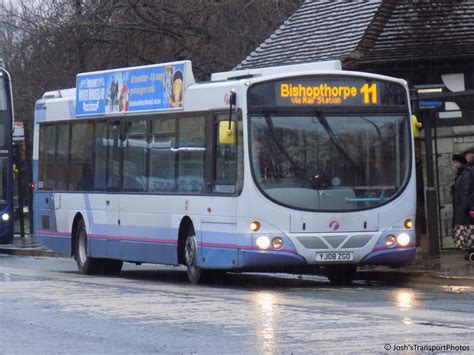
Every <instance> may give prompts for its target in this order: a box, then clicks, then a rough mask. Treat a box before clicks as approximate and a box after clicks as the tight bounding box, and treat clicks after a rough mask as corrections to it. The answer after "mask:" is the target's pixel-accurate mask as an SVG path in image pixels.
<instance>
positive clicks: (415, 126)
mask: <svg viewBox="0 0 474 355" xmlns="http://www.w3.org/2000/svg"><path fill="white" fill-rule="evenodd" d="M411 127H412V131H413V137H414V138H419V137H420V130H421V129H422V128H423V124H422V123H421V122H419V121H418V119H417V118H416V116H415V115H411Z"/></svg>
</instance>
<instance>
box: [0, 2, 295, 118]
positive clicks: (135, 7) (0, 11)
mask: <svg viewBox="0 0 474 355" xmlns="http://www.w3.org/2000/svg"><path fill="white" fill-rule="evenodd" d="M301 3H302V0H173V1H171V0H160V1H158V0H43V1H39V0H18V1H16V2H15V5H14V6H13V5H11V4H10V3H7V2H2V3H1V5H0V50H1V53H2V57H3V58H2V59H3V61H4V64H5V66H6V67H7V69H8V70H9V71H10V72H11V74H12V78H13V85H14V96H15V105H16V111H17V114H18V115H19V116H20V118H21V119H29V118H31V117H32V113H33V107H34V102H35V100H36V99H38V98H39V97H40V96H41V94H42V93H43V92H44V91H47V90H52V89H57V88H65V87H73V86H74V85H75V76H76V74H77V73H79V72H84V71H94V70H102V69H109V68H117V67H126V66H134V65H144V64H151V63H160V62H168V61H176V60H183V59H190V60H192V61H193V67H194V73H195V75H196V76H197V77H198V79H207V78H208V77H209V74H210V73H212V72H215V71H222V70H230V69H232V68H233V67H234V66H236V65H237V64H238V63H239V62H240V61H242V60H243V59H244V58H245V57H246V56H247V55H248V54H249V53H250V52H251V51H252V50H254V49H255V48H256V47H257V46H258V45H259V44H260V43H261V42H262V41H263V40H264V39H265V38H266V37H267V36H268V35H269V34H271V33H272V32H273V31H274V30H275V29H276V28H277V27H278V26H279V25H280V24H281V23H282V22H283V21H285V20H286V18H287V17H288V16H289V15H290V14H291V13H293V12H294V11H295V10H296V8H297V7H298V6H299V5H300V4H301Z"/></svg>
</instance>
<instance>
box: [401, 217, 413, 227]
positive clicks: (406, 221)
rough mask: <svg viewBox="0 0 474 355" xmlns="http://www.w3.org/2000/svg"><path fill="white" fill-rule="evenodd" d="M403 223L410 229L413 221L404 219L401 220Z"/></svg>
mask: <svg viewBox="0 0 474 355" xmlns="http://www.w3.org/2000/svg"><path fill="white" fill-rule="evenodd" d="M403 225H404V226H405V228H406V229H412V228H413V221H412V220H411V219H406V220H405V222H403Z"/></svg>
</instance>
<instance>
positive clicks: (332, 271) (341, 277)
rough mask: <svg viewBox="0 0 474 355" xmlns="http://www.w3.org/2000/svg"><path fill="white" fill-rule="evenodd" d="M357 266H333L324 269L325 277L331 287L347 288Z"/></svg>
mask: <svg viewBox="0 0 474 355" xmlns="http://www.w3.org/2000/svg"><path fill="white" fill-rule="evenodd" d="M356 271H357V266H355V265H334V266H327V267H326V276H327V278H328V279H329V281H330V282H331V283H332V284H333V285H341V286H349V285H350V284H352V281H353V280H354V279H355V276H356Z"/></svg>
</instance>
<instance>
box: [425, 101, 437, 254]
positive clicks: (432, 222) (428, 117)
mask: <svg viewBox="0 0 474 355" xmlns="http://www.w3.org/2000/svg"><path fill="white" fill-rule="evenodd" d="M437 114H438V113H437V112H436V111H435V110H426V111H423V125H424V129H425V153H426V159H425V161H426V189H425V203H426V209H425V210H426V227H427V228H426V229H427V232H428V238H427V239H428V253H429V255H430V256H436V255H439V253H440V250H439V231H438V219H439V216H438V207H437V199H436V197H437V192H436V186H435V176H434V166H433V165H434V162H433V136H432V132H431V131H432V128H433V120H435V119H436V118H437Z"/></svg>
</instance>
